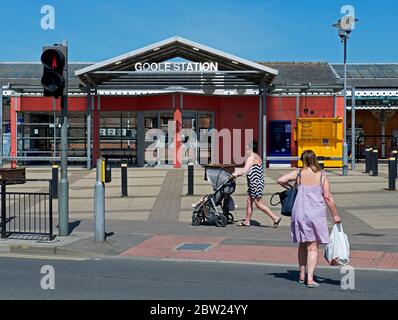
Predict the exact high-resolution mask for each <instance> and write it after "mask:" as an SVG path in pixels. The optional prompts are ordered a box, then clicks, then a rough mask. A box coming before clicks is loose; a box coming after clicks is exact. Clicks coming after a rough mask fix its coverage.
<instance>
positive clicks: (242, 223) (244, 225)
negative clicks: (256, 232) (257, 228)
mask: <svg viewBox="0 0 398 320" xmlns="http://www.w3.org/2000/svg"><path fill="white" fill-rule="evenodd" d="M238 227H250V224H246V223H244V222H241V223H239V224H238Z"/></svg>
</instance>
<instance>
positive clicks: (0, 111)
mask: <svg viewBox="0 0 398 320" xmlns="http://www.w3.org/2000/svg"><path fill="white" fill-rule="evenodd" d="M0 168H3V87H2V86H1V84H0Z"/></svg>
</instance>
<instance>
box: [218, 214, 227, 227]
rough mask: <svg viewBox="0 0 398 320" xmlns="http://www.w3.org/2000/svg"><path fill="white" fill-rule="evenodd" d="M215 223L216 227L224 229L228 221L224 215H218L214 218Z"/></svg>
mask: <svg viewBox="0 0 398 320" xmlns="http://www.w3.org/2000/svg"><path fill="white" fill-rule="evenodd" d="M215 222H216V226H217V227H225V225H226V224H227V222H228V221H227V218H226V217H225V216H224V215H222V214H220V215H219V216H217V217H216V221H215Z"/></svg>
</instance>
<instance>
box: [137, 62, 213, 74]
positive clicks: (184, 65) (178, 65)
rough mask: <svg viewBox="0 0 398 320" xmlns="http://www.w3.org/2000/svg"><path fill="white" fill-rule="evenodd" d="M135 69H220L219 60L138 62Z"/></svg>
mask: <svg viewBox="0 0 398 320" xmlns="http://www.w3.org/2000/svg"><path fill="white" fill-rule="evenodd" d="M134 69H135V71H145V72H151V71H152V72H153V71H174V72H179V71H187V72H193V71H196V72H215V71H218V62H162V63H156V62H152V63H149V62H144V63H142V62H138V63H136V64H135V67H134Z"/></svg>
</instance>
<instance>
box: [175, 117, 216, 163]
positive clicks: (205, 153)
mask: <svg viewBox="0 0 398 320" xmlns="http://www.w3.org/2000/svg"><path fill="white" fill-rule="evenodd" d="M182 127H183V129H191V130H192V132H194V133H195V135H192V134H189V130H187V131H185V133H186V134H185V135H183V136H182V137H181V140H182V142H183V143H185V145H186V148H184V149H183V152H184V153H185V156H183V159H184V161H183V163H187V162H188V161H194V162H195V163H196V164H207V163H210V159H211V150H210V146H211V137H210V134H208V135H207V137H208V138H206V139H204V140H205V141H202V142H205V145H203V146H201V145H200V144H199V143H200V142H201V135H204V136H206V133H208V132H209V131H210V130H211V129H213V128H214V113H213V112H206V111H184V112H183V113H182ZM202 140H203V138H202ZM206 142H207V143H206ZM187 147H191V148H193V149H194V154H192V149H191V152H190V151H189V150H188V148H187Z"/></svg>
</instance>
